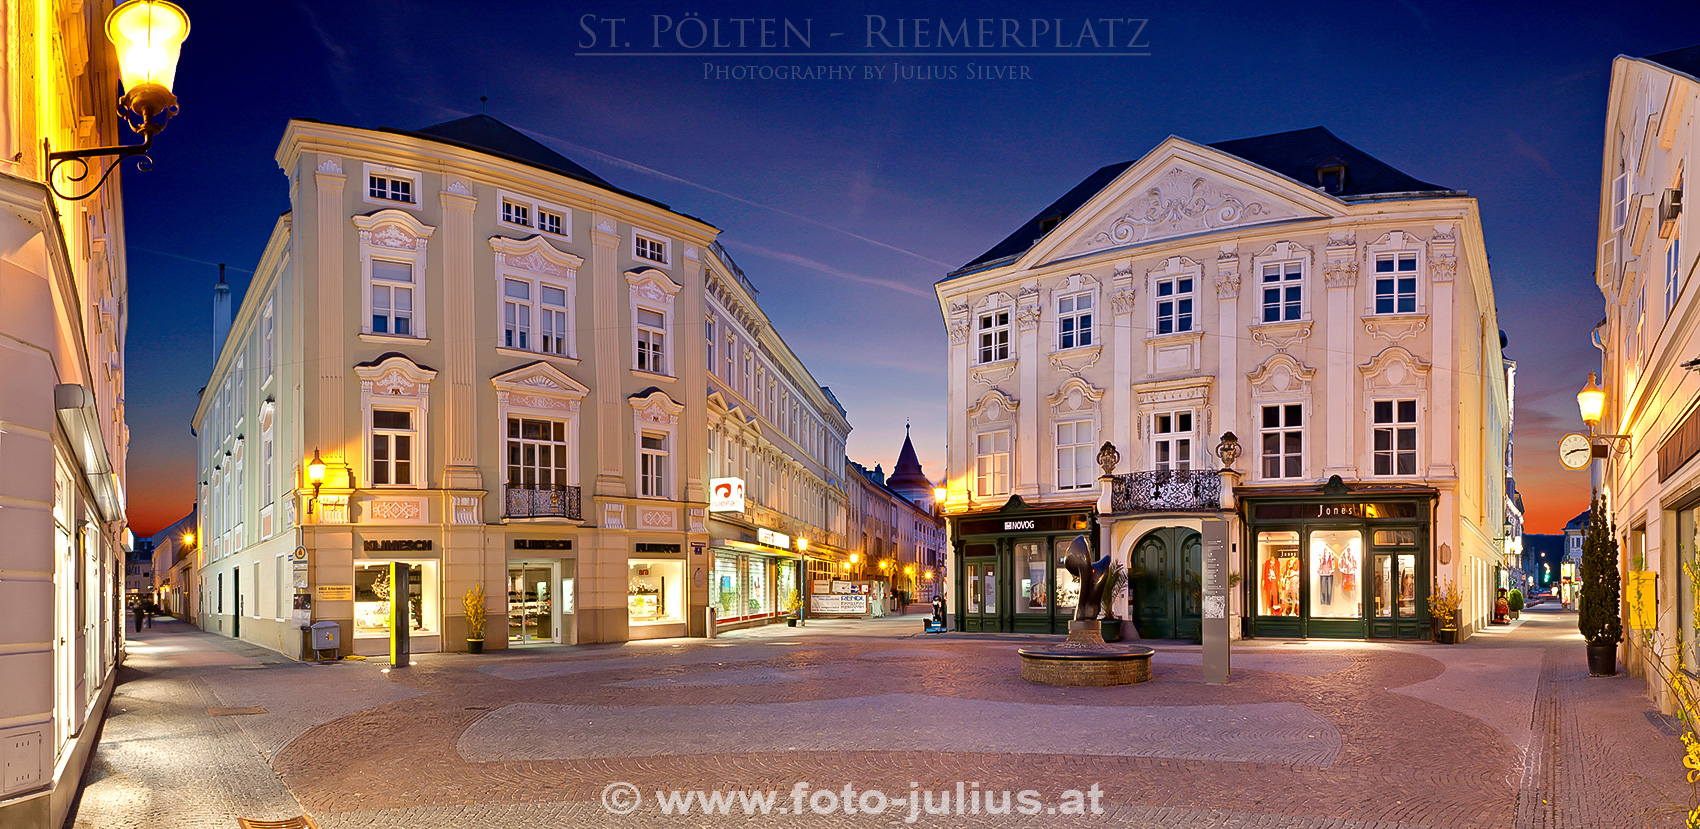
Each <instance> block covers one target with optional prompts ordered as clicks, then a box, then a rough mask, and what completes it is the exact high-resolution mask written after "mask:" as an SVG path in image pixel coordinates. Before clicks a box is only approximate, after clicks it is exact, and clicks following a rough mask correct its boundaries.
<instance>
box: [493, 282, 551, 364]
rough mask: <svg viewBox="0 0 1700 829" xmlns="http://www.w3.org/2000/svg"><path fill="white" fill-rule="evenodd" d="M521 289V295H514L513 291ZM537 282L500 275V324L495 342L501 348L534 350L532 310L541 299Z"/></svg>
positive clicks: (535, 348)
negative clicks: (522, 293)
mask: <svg viewBox="0 0 1700 829" xmlns="http://www.w3.org/2000/svg"><path fill="white" fill-rule="evenodd" d="M515 290H519V291H523V292H524V295H523V296H516V295H515V294H514V293H513V291H515ZM540 293H541V292H540V291H539V290H538V286H537V283H535V282H533V281H532V280H529V279H516V278H514V277H512V276H504V277H502V288H501V298H500V299H501V305H502V326H501V328H499V329H497V331H498V334H497V336H498V339H497V340H496V342H497V343H498V344H500V345H501V347H503V348H511V349H514V350H515V351H536V350H538V349H537V347H536V345H535V343H536V342H537V340H536V338H535V337H534V336H533V334H532V321H531V318H532V316H533V314H532V312H533V311H534V310H536V309H535V306H536V305H538V304H539V303H540V302H541V301H542V299H541V297H539V296H538V295H539V294H540Z"/></svg>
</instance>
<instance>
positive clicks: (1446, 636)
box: [1439, 628, 1458, 645]
mask: <svg viewBox="0 0 1700 829" xmlns="http://www.w3.org/2000/svg"><path fill="white" fill-rule="evenodd" d="M1439 635H1440V644H1442V645H1456V644H1458V629H1457V628H1441V629H1440V634H1439Z"/></svg>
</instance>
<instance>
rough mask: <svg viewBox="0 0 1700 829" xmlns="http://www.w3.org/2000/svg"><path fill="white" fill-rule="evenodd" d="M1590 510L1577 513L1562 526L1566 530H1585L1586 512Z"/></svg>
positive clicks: (1586, 526) (1586, 524)
mask: <svg viewBox="0 0 1700 829" xmlns="http://www.w3.org/2000/svg"><path fill="white" fill-rule="evenodd" d="M1592 511H1593V510H1591V509H1586V510H1583V511H1582V514H1581V515H1578V516H1576V517H1575V518H1572V519H1570V521H1569V522H1567V523H1566V524H1565V525H1564V528H1565V529H1567V530H1586V529H1588V513H1590V512H1592Z"/></svg>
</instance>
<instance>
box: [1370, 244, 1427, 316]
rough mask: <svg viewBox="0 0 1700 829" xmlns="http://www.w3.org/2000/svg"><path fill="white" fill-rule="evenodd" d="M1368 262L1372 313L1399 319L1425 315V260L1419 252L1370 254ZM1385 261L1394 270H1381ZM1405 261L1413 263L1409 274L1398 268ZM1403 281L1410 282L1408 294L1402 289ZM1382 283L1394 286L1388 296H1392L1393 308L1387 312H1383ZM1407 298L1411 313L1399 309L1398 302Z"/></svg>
mask: <svg viewBox="0 0 1700 829" xmlns="http://www.w3.org/2000/svg"><path fill="white" fill-rule="evenodd" d="M1369 261H1370V298H1369V301H1370V313H1371V314H1373V315H1375V316H1399V315H1402V314H1420V313H1422V304H1421V302H1422V299H1421V298H1422V270H1421V268H1422V259H1421V257H1419V256H1418V255H1417V252H1416V251H1385V252H1376V253H1372V254H1371V255H1370V260H1369ZM1383 262H1387V263H1390V264H1391V265H1392V266H1393V269H1392V270H1390V271H1385V272H1384V271H1382V270H1381V263H1383ZM1405 262H1409V263H1411V268H1410V270H1408V271H1407V270H1400V269H1399V266H1400V265H1401V264H1403V263H1405ZM1402 279H1410V280H1411V290H1410V291H1409V292H1408V293H1407V292H1405V291H1403V290H1400V285H1399V281H1400V280H1402ZM1383 282H1389V283H1392V284H1391V286H1390V287H1391V288H1392V289H1393V290H1392V293H1391V294H1389V296H1390V297H1392V302H1393V306H1392V308H1390V309H1389V310H1386V311H1383V310H1381V297H1382V293H1381V283H1383ZM1407 298H1408V299H1409V300H1410V302H1411V307H1410V310H1403V309H1401V308H1400V307H1399V301H1400V300H1402V299H1407Z"/></svg>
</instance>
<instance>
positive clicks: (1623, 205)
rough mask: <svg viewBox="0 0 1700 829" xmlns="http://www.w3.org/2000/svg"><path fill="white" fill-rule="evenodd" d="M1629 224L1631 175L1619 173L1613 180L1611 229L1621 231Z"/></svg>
mask: <svg viewBox="0 0 1700 829" xmlns="http://www.w3.org/2000/svg"><path fill="white" fill-rule="evenodd" d="M1628 223H1629V173H1627V172H1623V173H1618V174H1617V177H1616V178H1614V179H1612V180H1611V229H1612V230H1613V231H1614V232H1615V231H1619V230H1622V229H1623V226H1624V225H1625V224H1628Z"/></svg>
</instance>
